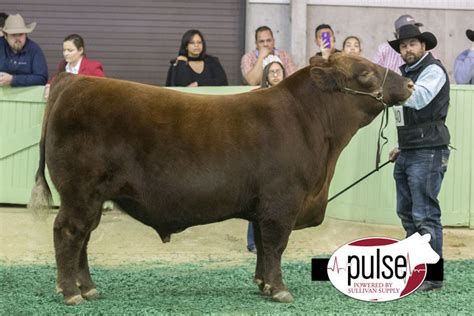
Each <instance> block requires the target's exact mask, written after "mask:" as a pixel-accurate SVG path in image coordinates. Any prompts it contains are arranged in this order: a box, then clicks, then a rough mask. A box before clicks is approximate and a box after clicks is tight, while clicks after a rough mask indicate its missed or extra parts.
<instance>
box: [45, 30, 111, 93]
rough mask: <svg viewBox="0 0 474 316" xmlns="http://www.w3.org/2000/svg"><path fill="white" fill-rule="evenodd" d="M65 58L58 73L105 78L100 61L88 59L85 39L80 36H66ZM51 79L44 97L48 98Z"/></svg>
mask: <svg viewBox="0 0 474 316" xmlns="http://www.w3.org/2000/svg"><path fill="white" fill-rule="evenodd" d="M63 56H64V59H62V60H61V61H60V62H59V64H58V71H57V73H60V72H68V73H72V74H75V75H87V76H95V77H105V74H104V68H103V66H102V64H101V63H100V62H98V61H95V60H92V59H88V58H87V57H86V52H85V45H84V39H83V38H82V37H81V36H80V35H78V34H71V35H68V36H66V38H65V39H64V41H63ZM53 80H54V78H53V79H51V80H50V82H48V84H47V85H46V89H45V93H44V97H45V99H47V98H48V95H49V86H50V83H51V82H52V81H53Z"/></svg>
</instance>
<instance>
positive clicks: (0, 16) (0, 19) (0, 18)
mask: <svg viewBox="0 0 474 316" xmlns="http://www.w3.org/2000/svg"><path fill="white" fill-rule="evenodd" d="M7 18H8V14H6V13H5V12H0V37H3V26H4V25H5V20H6V19H7Z"/></svg>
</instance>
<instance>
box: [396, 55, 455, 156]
mask: <svg viewBox="0 0 474 316" xmlns="http://www.w3.org/2000/svg"><path fill="white" fill-rule="evenodd" d="M433 64H434V65H438V66H440V67H441V69H443V71H444V74H445V75H446V82H445V84H444V85H443V87H442V88H441V90H440V91H439V93H438V94H437V95H436V96H435V97H434V99H433V100H432V101H431V102H430V103H429V104H428V105H427V106H425V107H424V108H422V109H420V110H415V109H413V108H409V107H406V106H404V107H403V118H404V123H405V126H398V127H397V132H398V145H399V147H400V149H412V148H426V147H437V146H445V145H448V144H449V142H450V136H449V131H448V127H447V126H446V125H445V121H446V116H447V114H448V105H449V87H450V85H449V78H448V74H447V72H446V69H444V67H443V65H442V64H441V62H440V61H439V60H437V59H435V58H434V57H433V55H431V53H428V55H427V56H426V57H425V58H424V59H423V60H422V61H421V62H420V63H419V64H418V65H417V66H416V67H415V68H414V69H411V70H410V71H409V72H405V67H406V65H403V66H401V67H400V70H401V72H402V75H403V76H404V77H407V78H410V79H411V80H412V81H413V82H415V83H416V80H417V79H418V76H419V75H420V74H421V73H422V71H423V70H424V69H425V68H426V67H428V66H429V65H433Z"/></svg>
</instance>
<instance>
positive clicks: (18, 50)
mask: <svg viewBox="0 0 474 316" xmlns="http://www.w3.org/2000/svg"><path fill="white" fill-rule="evenodd" d="M35 27H36V22H33V23H31V24H28V25H26V24H25V21H24V20H23V18H22V17H21V15H19V14H15V15H10V16H8V18H7V19H6V20H5V25H4V27H3V35H4V37H3V38H0V86H12V87H26V86H39V85H44V84H46V82H47V81H48V66H47V64H46V58H45V57H44V54H43V51H42V50H41V48H40V47H39V46H38V44H36V43H35V42H34V41H32V40H30V39H29V38H28V37H27V34H29V33H31V32H33V30H34V29H35Z"/></svg>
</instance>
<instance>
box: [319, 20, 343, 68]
mask: <svg viewBox="0 0 474 316" xmlns="http://www.w3.org/2000/svg"><path fill="white" fill-rule="evenodd" d="M324 33H327V34H328V35H329V38H324V39H323V37H324ZM314 37H315V42H316V45H317V46H318V47H319V49H320V52H318V53H316V56H321V57H323V58H324V59H328V58H329V56H331V54H334V53H339V52H340V50H338V49H336V37H335V36H334V32H333V30H332V28H331V26H330V25H329V24H320V25H318V26H317V27H316V30H315V31H314Z"/></svg>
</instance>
